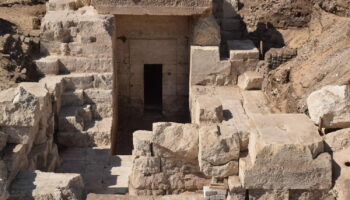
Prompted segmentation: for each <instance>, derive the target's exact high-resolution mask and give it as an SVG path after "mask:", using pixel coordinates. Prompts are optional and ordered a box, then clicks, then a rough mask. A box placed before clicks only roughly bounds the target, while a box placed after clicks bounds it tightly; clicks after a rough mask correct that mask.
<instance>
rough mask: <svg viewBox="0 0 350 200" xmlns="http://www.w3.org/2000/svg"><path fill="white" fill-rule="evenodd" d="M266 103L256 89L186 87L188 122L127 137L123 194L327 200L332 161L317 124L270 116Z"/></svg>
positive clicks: (304, 118)
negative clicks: (130, 145)
mask: <svg viewBox="0 0 350 200" xmlns="http://www.w3.org/2000/svg"><path fill="white" fill-rule="evenodd" d="M245 78H246V79H247V78H249V77H245ZM260 88H261V82H260ZM268 106H269V105H268V102H267V101H266V97H264V94H263V93H262V91H256V90H255V91H254V90H252V91H245V90H242V89H239V88H238V87H236V86H227V87H223V86H221V87H216V86H192V87H191V116H192V123H191V124H177V123H155V124H153V131H136V132H135V133H134V134H133V137H134V150H133V157H134V161H133V169H132V173H131V176H130V185H129V189H130V194H132V195H163V194H173V193H179V192H185V191H199V190H203V193H204V196H205V198H206V199H221V200H224V199H226V198H227V199H239V200H244V199H247V198H249V199H283V200H284V199H285V200H287V199H288V200H289V199H290V200H292V199H300V200H301V199H308V200H309V199H310V200H311V199H332V198H334V197H333V194H332V193H331V188H332V159H331V156H330V154H329V153H327V152H326V149H325V147H324V140H323V138H322V137H321V136H320V135H319V133H318V129H317V127H316V126H315V125H314V123H313V122H312V121H311V120H310V119H309V118H308V117H307V116H306V115H303V114H274V113H272V110H270V109H269V107H268ZM295 124H298V126H295ZM329 141H332V140H331V139H329ZM333 141H335V140H334V139H333ZM333 143H334V144H337V142H333ZM175 161H176V162H175ZM187 177H190V178H187ZM281 177H282V178H281ZM210 179H211V181H210ZM190 180H191V181H190ZM190 186H191V187H190ZM203 186H205V187H203ZM340 187H341V186H340Z"/></svg>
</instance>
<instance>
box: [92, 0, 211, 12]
mask: <svg viewBox="0 0 350 200" xmlns="http://www.w3.org/2000/svg"><path fill="white" fill-rule="evenodd" d="M91 4H92V5H93V6H94V7H95V8H96V9H97V10H98V12H99V13H104V14H107V13H108V14H115V15H179V16H189V15H198V14H202V13H204V12H205V11H207V10H209V9H211V6H212V0H169V1H163V0H138V1H133V0H92V2H91Z"/></svg>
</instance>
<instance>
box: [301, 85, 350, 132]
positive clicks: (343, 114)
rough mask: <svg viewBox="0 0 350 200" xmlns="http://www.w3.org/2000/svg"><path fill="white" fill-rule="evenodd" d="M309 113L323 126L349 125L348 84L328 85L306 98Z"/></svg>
mask: <svg viewBox="0 0 350 200" xmlns="http://www.w3.org/2000/svg"><path fill="white" fill-rule="evenodd" d="M307 106H308V109H309V114H310V117H311V119H312V121H314V123H315V124H319V123H320V120H321V119H322V127H323V128H348V127H350V86H346V85H343V86H336V85H328V86H325V87H323V88H321V89H320V90H317V91H315V92H313V93H311V94H310V96H309V97H308V98H307Z"/></svg>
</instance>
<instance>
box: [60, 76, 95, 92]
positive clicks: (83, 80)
mask: <svg viewBox="0 0 350 200" xmlns="http://www.w3.org/2000/svg"><path fill="white" fill-rule="evenodd" d="M93 81H94V77H93V75H91V74H73V75H68V76H66V77H64V79H63V84H64V87H65V89H66V90H75V89H82V90H85V89H88V88H92V87H93Z"/></svg>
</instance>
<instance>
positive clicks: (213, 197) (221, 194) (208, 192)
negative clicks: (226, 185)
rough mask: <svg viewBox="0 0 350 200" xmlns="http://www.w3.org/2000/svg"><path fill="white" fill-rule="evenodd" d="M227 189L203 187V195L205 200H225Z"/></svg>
mask: <svg viewBox="0 0 350 200" xmlns="http://www.w3.org/2000/svg"><path fill="white" fill-rule="evenodd" d="M226 193H227V191H226V189H218V188H211V187H210V186H204V187H203V195H204V199H205V200H225V199H226Z"/></svg>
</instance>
